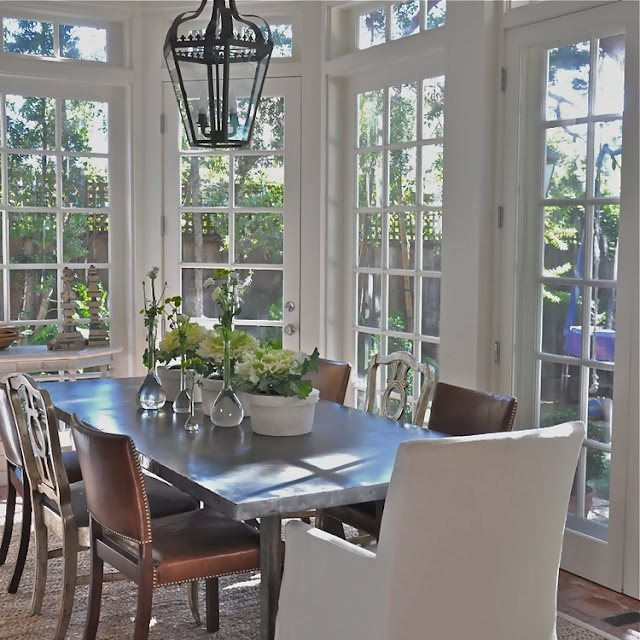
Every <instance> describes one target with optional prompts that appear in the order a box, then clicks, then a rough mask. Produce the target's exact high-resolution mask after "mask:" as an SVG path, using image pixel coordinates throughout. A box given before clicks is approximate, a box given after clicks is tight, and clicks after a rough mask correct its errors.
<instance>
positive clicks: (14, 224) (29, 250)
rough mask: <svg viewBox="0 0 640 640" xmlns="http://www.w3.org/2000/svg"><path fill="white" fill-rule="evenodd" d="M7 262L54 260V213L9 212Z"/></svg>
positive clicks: (22, 262) (21, 262)
mask: <svg viewBox="0 0 640 640" xmlns="http://www.w3.org/2000/svg"><path fill="white" fill-rule="evenodd" d="M9 262H11V264H34V263H35V264H38V263H47V262H56V216H55V214H53V213H9Z"/></svg>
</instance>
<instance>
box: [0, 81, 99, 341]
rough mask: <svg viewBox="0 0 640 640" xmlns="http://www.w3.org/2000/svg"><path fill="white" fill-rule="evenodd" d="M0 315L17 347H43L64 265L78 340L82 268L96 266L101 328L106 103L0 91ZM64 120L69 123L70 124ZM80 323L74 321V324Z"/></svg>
mask: <svg viewBox="0 0 640 640" xmlns="http://www.w3.org/2000/svg"><path fill="white" fill-rule="evenodd" d="M0 111H2V112H4V114H5V118H4V119H3V121H2V124H1V125H0V129H1V130H2V140H3V142H4V144H3V145H2V146H0V171H2V180H1V182H2V184H6V185H7V188H6V190H3V191H2V194H1V199H0V215H1V217H2V247H3V251H2V262H1V263H0V270H1V271H2V285H3V288H2V296H1V297H2V316H1V318H0V321H3V322H11V323H12V324H14V325H17V326H18V327H19V329H20V330H21V331H22V332H23V334H24V336H25V337H24V338H23V339H22V341H21V342H22V343H24V344H45V343H46V342H48V341H49V340H50V339H52V338H54V337H55V336H56V335H57V333H58V330H59V329H60V328H61V326H62V315H61V305H60V300H59V298H58V296H59V294H60V292H61V289H62V286H61V284H60V281H61V278H62V271H63V269H64V267H66V266H69V267H71V268H72V269H73V271H74V273H75V274H76V277H77V279H76V281H75V283H74V293H75V295H76V302H77V306H78V314H79V317H78V319H77V324H78V326H79V327H80V329H81V330H82V331H84V332H85V335H87V332H88V323H87V318H88V315H89V311H88V306H87V285H88V283H87V270H88V267H89V266H90V265H92V264H93V265H95V266H96V267H97V268H98V270H99V275H100V284H99V286H100V288H101V291H102V292H103V293H104V297H103V299H102V303H101V314H102V316H103V317H104V320H105V322H108V308H107V307H108V291H109V220H110V215H111V212H110V209H109V201H108V185H109V156H108V154H107V149H108V143H107V139H108V105H107V103H106V102H102V101H94V100H76V99H74V100H65V99H63V98H52V97H48V96H39V95H33V93H30V94H20V93H7V94H0ZM69 123H72V125H70V124H69ZM83 318H84V320H83Z"/></svg>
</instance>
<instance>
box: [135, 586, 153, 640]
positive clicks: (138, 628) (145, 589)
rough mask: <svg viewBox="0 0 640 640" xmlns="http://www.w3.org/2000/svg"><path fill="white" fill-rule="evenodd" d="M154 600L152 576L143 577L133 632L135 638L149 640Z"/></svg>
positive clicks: (139, 588) (139, 589)
mask: <svg viewBox="0 0 640 640" xmlns="http://www.w3.org/2000/svg"><path fill="white" fill-rule="evenodd" d="M152 600H153V582H152V578H151V577H149V578H143V579H142V581H141V582H140V583H139V584H138V610H137V611H136V625H135V629H134V632H133V640H147V638H148V637H149V623H150V622H151V603H152Z"/></svg>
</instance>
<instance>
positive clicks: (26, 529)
mask: <svg viewBox="0 0 640 640" xmlns="http://www.w3.org/2000/svg"><path fill="white" fill-rule="evenodd" d="M30 537H31V499H30V498H29V494H26V495H25V497H24V498H23V500H22V528H21V530H20V546H19V547H18V557H17V558H16V564H15V566H14V567H13V575H12V576H11V581H10V582H9V586H8V587H7V591H8V592H9V593H15V592H16V591H17V590H18V585H19V584H20V580H21V578H22V572H23V571H24V565H25V562H26V561H27V552H28V551H29V540H30Z"/></svg>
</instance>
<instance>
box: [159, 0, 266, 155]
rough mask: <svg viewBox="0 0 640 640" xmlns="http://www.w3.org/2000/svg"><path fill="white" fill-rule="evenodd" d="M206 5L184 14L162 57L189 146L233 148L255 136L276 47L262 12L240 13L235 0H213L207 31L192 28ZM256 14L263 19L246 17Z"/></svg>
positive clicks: (174, 29)
mask: <svg viewBox="0 0 640 640" xmlns="http://www.w3.org/2000/svg"><path fill="white" fill-rule="evenodd" d="M206 4H207V0H202V2H201V3H200V7H199V8H198V9H197V10H196V11H187V12H185V13H181V14H180V15H179V16H178V17H177V18H176V19H175V20H174V21H173V24H172V25H171V27H170V29H169V31H168V32H167V37H166V39H165V42H164V57H165V60H166V62H167V68H168V69H169V75H170V76H171V83H172V84H173V89H174V91H175V94H176V98H177V100H178V107H179V109H180V115H181V117H182V122H183V124H184V128H185V131H186V134H187V140H188V141H189V146H190V147H205V148H231V147H244V146H247V145H248V144H249V142H250V140H251V133H252V131H253V123H254V121H255V117H256V112H257V109H258V103H259V101H260V95H261V94H262V87H263V85H264V79H265V76H266V74H267V67H268V65H269V60H270V59H271V51H272V50H273V40H272V37H271V30H270V29H269V25H268V24H267V22H266V21H265V20H263V19H262V18H260V17H258V16H241V15H240V14H239V13H238V10H237V8H236V3H235V0H228V4H229V6H227V5H226V3H225V0H213V12H212V16H211V20H210V22H209V24H208V25H207V27H206V29H204V30H203V29H195V28H193V27H192V28H190V27H189V25H187V24H186V23H188V22H190V21H194V20H197V19H198V17H199V16H200V14H201V13H202V11H203V10H204V8H205V5H206ZM247 18H252V19H253V20H257V21H259V22H260V26H258V25H257V24H256V23H255V22H252V21H250V20H248V19H247Z"/></svg>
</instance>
